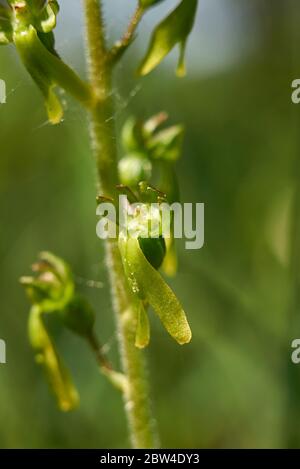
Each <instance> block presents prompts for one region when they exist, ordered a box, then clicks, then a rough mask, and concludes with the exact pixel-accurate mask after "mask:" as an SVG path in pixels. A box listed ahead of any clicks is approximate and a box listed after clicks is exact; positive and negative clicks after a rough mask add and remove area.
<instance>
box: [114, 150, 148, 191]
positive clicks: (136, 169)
mask: <svg viewBox="0 0 300 469" xmlns="http://www.w3.org/2000/svg"><path fill="white" fill-rule="evenodd" d="M151 172H152V165H151V162H150V161H149V160H148V158H147V156H145V155H144V154H143V153H130V154H129V155H126V156H124V157H123V158H122V159H121V160H120V161H119V177H120V181H121V183H122V184H124V185H126V186H129V187H134V188H135V187H136V186H137V185H138V183H139V182H140V181H144V180H149V179H150V178H151Z"/></svg>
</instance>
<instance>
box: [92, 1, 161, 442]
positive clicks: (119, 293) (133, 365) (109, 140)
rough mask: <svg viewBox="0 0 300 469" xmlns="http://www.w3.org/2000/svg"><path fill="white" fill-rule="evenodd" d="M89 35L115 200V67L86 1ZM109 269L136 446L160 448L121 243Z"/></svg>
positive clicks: (112, 248)
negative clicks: (136, 341) (158, 446)
mask: <svg viewBox="0 0 300 469" xmlns="http://www.w3.org/2000/svg"><path fill="white" fill-rule="evenodd" d="M83 2H84V10H85V20H86V30H87V34H86V35H87V55H88V64H89V74H90V82H91V86H92V88H93V91H94V93H95V95H96V96H97V97H98V100H97V102H96V104H95V106H94V108H93V110H92V111H91V142H92V147H93V152H94V155H95V159H96V165H97V173H98V184H99V190H100V191H101V193H102V194H103V195H104V196H108V197H115V196H116V185H117V183H118V178H117V150H116V132H115V126H114V119H113V111H114V103H113V98H112V77H111V66H110V65H109V61H108V60H107V57H108V54H107V51H106V43H105V31H104V21H103V17H102V4H101V1H99V0H83ZM106 259H107V268H108V273H109V277H110V284H111V294H112V300H113V306H114V310H115V313H116V314H115V315H116V322H117V331H118V338H119V345H120V354H121V358H122V366H123V370H124V374H125V376H126V380H127V386H126V390H125V392H124V393H123V394H124V404H125V410H126V413H127V417H128V422H129V431H130V436H131V441H132V445H133V446H134V447H135V448H151V447H154V445H155V439H154V433H153V421H152V417H151V411H150V403H149V396H148V386H147V380H146V377H145V362H144V357H143V353H142V352H141V351H140V350H138V349H136V348H135V346H134V336H135V328H136V313H135V310H134V308H133V303H132V301H131V292H130V291H129V289H128V286H127V281H126V278H125V275H124V270H123V265H122V260H121V256H120V253H119V249H118V245H117V241H116V240H110V241H107V242H106Z"/></svg>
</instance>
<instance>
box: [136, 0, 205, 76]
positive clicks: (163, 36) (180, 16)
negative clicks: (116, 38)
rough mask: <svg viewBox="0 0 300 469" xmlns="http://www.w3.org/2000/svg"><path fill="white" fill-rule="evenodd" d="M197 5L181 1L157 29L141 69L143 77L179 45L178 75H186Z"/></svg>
mask: <svg viewBox="0 0 300 469" xmlns="http://www.w3.org/2000/svg"><path fill="white" fill-rule="evenodd" d="M197 5H198V0H181V3H180V4H179V5H178V6H177V8H175V10H173V11H172V12H171V13H170V14H169V15H168V16H167V17H166V18H165V19H164V20H163V21H162V22H161V23H160V24H159V25H158V26H157V27H156V28H155V30H154V32H153V34H152V37H151V41H150V45H149V48H148V51H147V53H146V56H145V58H144V60H143V62H142V65H141V66H140V68H139V73H140V74H141V75H147V74H148V73H150V72H151V71H152V70H153V69H154V68H156V67H157V66H158V65H159V64H160V63H161V62H162V60H163V59H164V58H165V57H166V55H168V54H169V52H171V50H172V49H173V48H174V47H175V46H176V45H177V44H178V45H179V46H180V56H179V61H178V66H177V75H178V76H184V75H185V63H184V55H185V48H186V42H187V39H188V36H189V34H190V32H191V30H192V28H193V25H194V21H195V16H196V11H197Z"/></svg>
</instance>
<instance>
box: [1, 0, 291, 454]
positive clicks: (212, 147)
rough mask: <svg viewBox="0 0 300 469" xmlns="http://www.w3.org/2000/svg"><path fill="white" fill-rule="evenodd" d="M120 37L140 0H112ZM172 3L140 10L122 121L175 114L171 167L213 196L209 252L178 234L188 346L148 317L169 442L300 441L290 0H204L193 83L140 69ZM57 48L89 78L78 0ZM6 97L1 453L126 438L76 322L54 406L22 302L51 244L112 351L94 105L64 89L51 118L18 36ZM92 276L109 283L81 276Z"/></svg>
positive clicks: (167, 68) (6, 62) (114, 30)
mask: <svg viewBox="0 0 300 469" xmlns="http://www.w3.org/2000/svg"><path fill="white" fill-rule="evenodd" d="M104 3H105V4H106V15H107V29H108V34H109V40H110V42H112V41H113V40H114V39H115V38H117V37H118V35H119V34H120V33H121V31H123V29H124V28H125V26H126V23H127V20H128V18H129V16H130V13H131V12H132V10H133V8H134V5H135V1H134V0H106V1H105V2H104ZM174 3H176V2H174V0H166V1H165V2H164V3H163V4H161V5H160V6H158V7H156V8H154V9H153V10H152V11H151V13H149V14H148V16H147V17H146V18H145V20H144V22H143V25H142V27H141V28H140V33H139V37H138V39H137V41H136V42H135V45H134V47H133V49H132V50H131V52H130V53H129V54H128V55H126V57H124V61H123V62H122V65H120V66H119V68H118V72H117V77H116V82H115V96H116V115H115V119H116V121H117V125H118V126H120V125H121V124H122V122H123V121H124V120H125V119H126V117H127V116H129V115H131V114H136V115H137V116H139V117H141V118H144V117H148V116H150V115H152V114H154V113H156V112H158V111H160V110H166V111H168V112H169V114H170V116H171V120H172V122H174V123H177V122H183V123H184V124H185V125H186V128H187V134H186V142H185V148H184V156H183V158H182V160H181V161H180V162H179V164H178V174H179V176H180V183H181V191H182V199H183V200H184V201H186V202H204V203H205V206H206V214H205V223H206V226H205V239H206V241H205V247H204V248H203V249H202V250H200V251H198V252H194V251H185V250H184V249H183V245H180V246H179V256H180V269H179V273H178V276H177V278H176V279H175V280H174V281H172V285H173V287H174V288H175V290H176V292H177V294H178V296H179V298H180V299H181V300H182V303H183V304H184V306H185V309H186V311H187V312H188V316H189V319H190V322H191V324H192V329H193V334H194V335H193V341H192V343H191V344H190V345H189V346H186V347H183V348H181V347H178V346H177V345H176V344H175V343H174V342H173V341H172V340H171V339H170V338H169V337H168V335H167V334H166V333H165V331H164V330H163V329H162V327H161V326H160V324H159V323H158V321H157V320H156V319H155V318H154V317H152V318H151V322H152V339H151V345H150V347H149V349H148V350H147V352H146V353H147V356H148V361H149V374H150V377H151V387H152V397H153V408H154V410H155V413H156V416H157V420H158V427H159V431H160V435H161V441H162V445H163V446H164V447H173V448H184V447H186V448H191V447H195V448H203V447H217V448H220V447H234V448H244V447H251V448H252V447H255V448H261V447H272V448H277V447H284V448H285V447H300V428H299V418H300V365H299V366H297V365H293V364H292V363H291V359H290V355H291V340H292V339H294V338H299V337H300V324H299V319H298V318H299V316H300V307H299V306H300V300H299V294H298V290H299V270H300V252H299V247H300V239H299V237H298V235H299V233H300V230H299V227H298V224H299V214H300V181H299V177H300V154H299V150H300V145H299V129H300V105H299V107H298V106H297V105H295V104H292V102H291V82H292V80H293V79H295V78H300V49H299V44H300V40H299V39H300V38H299V24H300V5H299V2H298V1H297V0H251V2H249V1H248V0H201V1H200V6H199V11H198V16H197V24H196V27H195V30H194V33H193V35H192V37H191V39H190V42H189V46H190V47H189V49H188V68H189V74H188V76H187V77H186V78H184V79H181V80H178V79H177V78H176V77H175V76H174V63H175V59H176V54H171V56H170V58H169V59H168V60H167V62H166V63H165V64H164V65H162V66H161V67H159V68H158V69H157V70H156V71H155V72H154V73H152V74H151V75H150V76H149V77H146V78H144V79H137V77H136V75H135V70H136V67H137V64H138V61H139V60H140V59H141V57H142V56H143V53H144V51H145V49H146V45H147V41H148V39H149V34H150V32H151V28H153V26H154V24H155V23H156V22H157V21H158V19H159V18H160V17H161V15H163V14H164V13H165V12H166V11H168V10H169V9H170V7H171V6H172V5H173V4H174ZM60 4H61V14H60V19H59V25H58V30H57V48H58V50H59V51H60V52H61V54H62V55H63V57H64V58H65V59H66V60H67V62H68V63H70V64H72V65H73V66H74V67H75V68H76V69H77V70H78V71H79V72H80V73H81V74H82V75H84V74H85V64H84V42H83V22H82V11H81V2H80V1H79V0H72V1H70V0H60ZM0 78H1V79H4V80H5V81H6V83H7V91H8V96H7V104H5V105H1V106H0V138H1V140H0V142H1V145H0V217H1V218H0V220H1V223H0V338H2V339H5V340H6V343H7V364H6V365H0V447H1V448H15V447H22V448H41V447H44V448H54V447H55V448H57V447H58V448H86V447H87V448H88V447H100V448H105V447H112V448H116V447H127V446H128V444H129V442H128V437H127V431H126V422H125V417H124V413H123V409H122V403H121V400H120V397H119V395H118V393H117V392H115V391H114V390H112V389H111V388H110V386H109V384H107V383H106V381H105V380H104V379H103V378H102V377H101V375H99V373H98V370H97V367H96V366H95V363H94V361H93V357H92V356H91V354H90V352H89V350H86V349H85V346H84V344H83V343H82V342H81V341H80V340H79V339H77V338H76V337H73V336H72V335H71V334H68V333H67V332H60V331H57V333H56V342H57V344H58V347H59V350H60V351H61V353H62V354H63V356H64V358H65V360H66V362H67V364H68V366H69V367H70V368H71V370H72V373H73V376H74V380H75V382H76V384H77V386H78V388H79V391H80V395H81V406H80V408H79V410H77V411H75V412H73V413H70V414H61V413H60V412H59V411H58V410H57V408H56V405H55V401H54V399H53V398H52V396H51V394H50V393H49V391H48V388H47V385H46V383H45V380H44V377H43V375H42V373H41V370H40V369H39V368H38V367H37V366H36V365H35V363H34V360H33V353H32V351H31V349H30V347H29V344H28V340H27V334H26V323H27V315H28V308H29V305H28V302H27V300H26V298H25V295H24V292H23V290H22V289H21V287H20V286H19V284H18V278H19V277H20V276H21V275H22V274H25V273H29V266H30V264H31V263H32V261H33V260H34V259H35V257H36V254H37V253H38V252H39V251H40V250H44V249H47V250H51V251H53V252H55V253H57V254H58V255H61V256H63V257H64V258H65V259H66V260H67V261H68V262H70V263H71V265H72V266H73V268H74V271H75V274H76V278H77V282H78V284H79V287H80V289H81V290H82V291H83V292H84V293H85V294H86V295H88V297H89V298H90V300H91V302H92V303H93V304H94V306H95V308H96V310H97V314H98V316H97V329H98V332H99V334H100V336H101V338H102V341H103V342H104V343H106V344H107V345H108V347H109V348H110V354H111V356H112V358H113V359H114V360H115V361H116V363H117V361H118V358H117V357H118V354H117V343H116V337H115V333H114V321H113V315H112V309H111V305H110V301H109V295H108V285H107V278H106V275H105V269H104V265H103V249H102V245H101V242H100V241H99V240H98V239H97V238H96V234H95V226H96V216H95V169H94V162H93V159H92V156H91V152H90V148H89V141H88V132H87V122H86V117H85V115H84V112H83V111H82V110H81V109H80V108H79V107H77V105H76V104H74V102H73V101H72V100H69V99H67V101H66V106H67V111H66V115H65V120H64V122H63V123H62V124H61V125H59V126H56V127H51V126H50V125H48V124H47V122H46V116H45V111H44V108H43V103H42V100H41V97H40V95H39V92H38V90H37V89H36V88H35V86H34V84H33V83H32V82H31V80H30V78H29V77H28V76H27V74H26V72H25V71H24V69H23V68H22V66H21V65H20V63H19V61H18V59H17V57H16V54H15V51H14V49H13V48H12V47H5V48H1V50H0ZM88 280H95V281H100V282H102V287H100V285H98V284H95V285H94V286H93V287H91V286H88V285H89V282H88Z"/></svg>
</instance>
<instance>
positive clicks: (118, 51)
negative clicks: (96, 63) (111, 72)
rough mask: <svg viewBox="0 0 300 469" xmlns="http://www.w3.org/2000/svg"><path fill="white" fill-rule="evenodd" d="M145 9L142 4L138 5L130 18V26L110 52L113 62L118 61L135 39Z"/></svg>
mask: <svg viewBox="0 0 300 469" xmlns="http://www.w3.org/2000/svg"><path fill="white" fill-rule="evenodd" d="M145 11H146V10H145V8H143V7H141V6H140V5H138V6H137V7H136V9H135V12H134V14H133V16H132V18H131V20H130V23H129V25H128V28H127V29H126V31H125V33H124V35H123V37H122V38H121V39H120V40H119V41H118V42H117V43H116V44H115V45H114V47H113V48H112V50H111V51H110V53H109V57H110V60H111V62H112V64H114V63H116V62H117V61H118V59H119V58H120V57H121V56H122V55H123V53H124V52H125V51H126V49H127V47H128V46H129V45H130V44H131V42H132V41H133V40H134V37H135V32H136V30H137V27H138V25H139V24H140V21H141V20H142V18H143V16H144V13H145Z"/></svg>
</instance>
